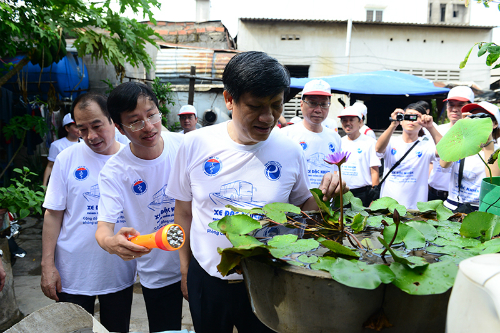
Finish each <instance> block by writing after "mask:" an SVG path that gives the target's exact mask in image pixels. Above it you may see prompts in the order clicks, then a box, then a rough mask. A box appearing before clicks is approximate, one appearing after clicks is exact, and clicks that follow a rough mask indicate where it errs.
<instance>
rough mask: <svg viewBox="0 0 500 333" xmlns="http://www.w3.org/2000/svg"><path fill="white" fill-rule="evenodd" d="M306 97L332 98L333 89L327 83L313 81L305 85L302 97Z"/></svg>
mask: <svg viewBox="0 0 500 333" xmlns="http://www.w3.org/2000/svg"><path fill="white" fill-rule="evenodd" d="M306 95H320V96H332V88H330V85H329V84H328V82H326V81H323V80H311V81H309V82H307V83H306V84H305V85H304V89H303V90H302V96H306Z"/></svg>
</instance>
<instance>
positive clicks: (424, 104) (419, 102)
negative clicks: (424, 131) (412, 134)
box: [414, 100, 430, 110]
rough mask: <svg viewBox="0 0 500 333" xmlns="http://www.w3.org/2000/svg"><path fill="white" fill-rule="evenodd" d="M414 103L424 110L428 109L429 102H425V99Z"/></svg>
mask: <svg viewBox="0 0 500 333" xmlns="http://www.w3.org/2000/svg"><path fill="white" fill-rule="evenodd" d="M414 104H417V105H420V106H422V107H423V108H424V109H425V110H430V106H429V103H427V102H426V101H422V100H420V101H417V102H415V103H414Z"/></svg>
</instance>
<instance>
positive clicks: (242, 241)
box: [226, 234, 265, 249]
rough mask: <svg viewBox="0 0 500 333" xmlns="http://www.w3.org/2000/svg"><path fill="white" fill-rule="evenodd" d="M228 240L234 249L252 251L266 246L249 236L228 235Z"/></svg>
mask: <svg viewBox="0 0 500 333" xmlns="http://www.w3.org/2000/svg"><path fill="white" fill-rule="evenodd" d="M226 237H227V239H229V241H230V242H231V244H233V246H234V247H236V248H240V249H251V248H254V247H259V246H265V244H262V243H261V242H259V241H258V240H257V238H255V237H253V236H248V235H238V234H226Z"/></svg>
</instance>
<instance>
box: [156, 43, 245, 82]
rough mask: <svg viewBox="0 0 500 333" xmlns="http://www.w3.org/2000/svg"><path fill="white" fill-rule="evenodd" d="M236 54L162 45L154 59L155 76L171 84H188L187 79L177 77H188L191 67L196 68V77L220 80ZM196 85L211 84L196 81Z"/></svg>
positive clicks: (228, 51) (225, 51)
mask: <svg viewBox="0 0 500 333" xmlns="http://www.w3.org/2000/svg"><path fill="white" fill-rule="evenodd" d="M236 53H238V51H235V50H214V49H206V48H198V47H185V46H179V45H176V46H166V45H162V48H161V49H160V50H159V51H158V55H157V57H156V76H157V77H160V78H161V79H162V80H165V81H168V82H171V83H172V84H188V83H189V79H186V78H179V75H189V74H190V72H191V66H196V75H197V76H204V77H210V78H218V79H221V78H222V73H223V72H224V68H225V67H226V64H227V63H228V62H229V60H230V59H231V58H232V57H234V56H235V55H236ZM196 83H204V84H211V83H212V81H211V80H196Z"/></svg>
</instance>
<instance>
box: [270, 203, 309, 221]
mask: <svg viewBox="0 0 500 333" xmlns="http://www.w3.org/2000/svg"><path fill="white" fill-rule="evenodd" d="M262 210H263V211H264V213H265V214H266V216H267V217H269V218H270V219H271V220H273V221H274V222H276V223H285V222H286V213H295V214H300V208H299V207H297V206H294V205H292V204H288V203H282V202H273V203H270V204H267V205H265V206H264V207H263V208H262Z"/></svg>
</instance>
